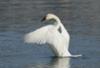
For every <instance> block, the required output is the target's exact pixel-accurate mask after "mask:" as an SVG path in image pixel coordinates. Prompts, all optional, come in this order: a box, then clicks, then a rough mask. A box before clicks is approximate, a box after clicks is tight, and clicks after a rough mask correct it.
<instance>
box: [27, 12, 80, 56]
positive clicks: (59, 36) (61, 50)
mask: <svg viewBox="0 0 100 68" xmlns="http://www.w3.org/2000/svg"><path fill="white" fill-rule="evenodd" d="M44 20H54V21H55V22H54V24H51V25H47V26H43V27H41V28H39V29H37V30H35V31H33V32H30V33H28V34H26V35H25V41H26V42H27V43H38V44H45V43H48V44H49V45H50V48H51V49H52V50H53V52H54V54H55V56H57V57H72V56H75V57H76V56H80V55H71V54H70V52H69V50H68V48H69V40H70V36H69V34H68V32H67V30H66V29H65V27H64V26H63V24H62V23H61V21H60V19H59V18H58V17H57V16H56V15H54V14H47V15H46V17H45V18H44Z"/></svg>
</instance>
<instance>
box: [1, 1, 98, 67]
mask: <svg viewBox="0 0 100 68" xmlns="http://www.w3.org/2000/svg"><path fill="white" fill-rule="evenodd" d="M47 13H54V14H56V15H57V16H59V18H60V19H61V21H62V23H63V24H64V26H65V28H66V29H67V30H68V32H69V33H70V35H71V42H70V49H69V50H70V52H71V53H72V54H83V57H82V58H70V60H69V59H66V61H65V59H63V60H62V59H54V58H51V56H53V53H52V51H51V50H50V49H49V48H48V46H47V45H43V46H38V45H37V44H26V43H24V40H23V36H24V35H25V34H26V33H28V32H31V31H34V30H35V29H37V28H39V27H41V26H43V25H44V24H43V23H42V22H41V19H42V17H43V16H45V15H46V14H47ZM99 57H100V1H99V0H0V68H61V67H62V65H63V67H62V68H99V67H100V59H99ZM62 62H66V64H65V63H64V64H63V63H62ZM60 66H61V67H60Z"/></svg>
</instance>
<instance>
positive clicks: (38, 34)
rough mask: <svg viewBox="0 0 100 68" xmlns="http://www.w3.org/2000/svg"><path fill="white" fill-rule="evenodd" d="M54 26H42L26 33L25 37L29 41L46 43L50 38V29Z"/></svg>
mask: <svg viewBox="0 0 100 68" xmlns="http://www.w3.org/2000/svg"><path fill="white" fill-rule="evenodd" d="M51 28H52V26H44V27H41V28H39V29H37V30H35V31H33V32H30V33H28V34H26V35H25V37H24V39H25V42H27V43H37V44H44V43H47V42H48V39H52V38H50V35H51V34H50V32H49V29H51Z"/></svg>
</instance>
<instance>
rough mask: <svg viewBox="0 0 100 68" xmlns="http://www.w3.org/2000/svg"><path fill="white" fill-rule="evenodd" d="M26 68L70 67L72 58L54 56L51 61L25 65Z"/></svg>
mask: <svg viewBox="0 0 100 68" xmlns="http://www.w3.org/2000/svg"><path fill="white" fill-rule="evenodd" d="M44 61H45V60H44ZM24 68H70V58H53V59H52V60H49V62H48V61H47V62H46V63H40V62H39V63H36V64H32V65H28V66H25V67H24Z"/></svg>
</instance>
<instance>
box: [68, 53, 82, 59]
mask: <svg viewBox="0 0 100 68" xmlns="http://www.w3.org/2000/svg"><path fill="white" fill-rule="evenodd" d="M69 57H72V58H73V57H82V55H81V54H79V55H71V56H69Z"/></svg>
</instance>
